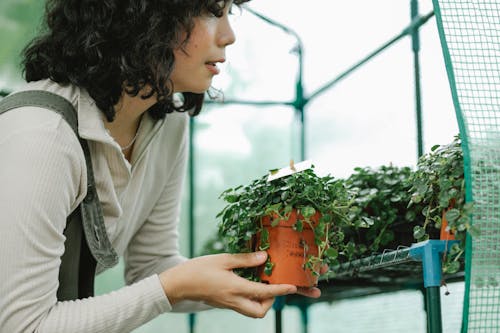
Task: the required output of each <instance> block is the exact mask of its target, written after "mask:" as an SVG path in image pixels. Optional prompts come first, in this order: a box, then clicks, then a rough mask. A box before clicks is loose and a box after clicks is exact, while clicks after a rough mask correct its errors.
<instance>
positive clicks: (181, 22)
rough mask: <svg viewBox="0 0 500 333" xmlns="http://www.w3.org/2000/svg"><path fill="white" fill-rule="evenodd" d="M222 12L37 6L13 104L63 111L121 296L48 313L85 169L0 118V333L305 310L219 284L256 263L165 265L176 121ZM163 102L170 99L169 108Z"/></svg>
mask: <svg viewBox="0 0 500 333" xmlns="http://www.w3.org/2000/svg"><path fill="white" fill-rule="evenodd" d="M244 1H245V0H240V1H235V3H236V4H240V3H241V2H244ZM232 5H233V4H232V1H231V0H224V1H215V0H49V2H48V4H47V12H46V16H45V20H46V21H45V22H46V29H45V31H44V33H43V35H42V36H41V37H39V38H37V39H35V40H34V41H33V42H32V43H31V44H30V45H28V47H27V48H26V49H25V51H24V61H23V65H24V73H25V77H26V80H27V84H26V86H25V87H24V88H22V89H21V90H26V91H28V90H43V91H46V92H51V93H55V94H57V95H59V96H62V97H64V98H65V99H66V100H67V101H69V102H70V103H71V104H72V106H73V107H74V108H75V109H76V110H77V111H76V112H77V115H78V134H79V136H80V137H81V138H82V139H84V140H86V141H87V143H88V146H89V150H90V156H91V160H92V166H93V167H92V169H93V172H94V177H95V183H96V188H97V194H98V197H99V200H100V204H101V207H102V213H103V215H104V223H105V234H106V237H107V238H109V242H110V244H111V245H112V248H113V249H114V251H116V253H117V255H118V256H123V257H124V261H125V266H126V270H125V275H126V281H127V284H128V286H126V287H124V288H121V289H120V290H117V291H114V292H112V293H109V294H105V295H100V296H96V297H88V298H85V299H80V300H75V301H61V300H58V297H57V295H58V294H57V291H58V287H59V282H58V273H59V268H60V265H61V256H62V255H63V253H64V252H65V246H64V244H65V243H64V242H65V234H64V230H65V227H66V219H67V218H68V216H70V214H71V213H72V212H73V211H74V210H75V209H77V207H79V205H80V203H81V202H82V200H83V198H85V196H86V194H87V173H86V170H87V168H86V165H85V157H84V154H83V151H82V147H81V146H80V143H79V141H78V139H77V137H76V136H75V133H73V131H72V129H71V128H70V126H69V125H68V123H66V122H65V121H64V120H63V119H62V118H61V116H60V115H59V114H57V113H55V112H53V111H51V110H48V109H45V108H40V107H33V106H25V107H20V108H17V109H15V110H11V111H10V112H7V113H4V114H3V115H2V116H1V117H0V156H2V165H1V167H0V184H1V186H0V212H1V213H0V214H1V215H0V260H1V262H0V264H1V265H0V266H1V269H0V280H2V283H1V284H0V332H10V333H15V332H34V331H36V332H51V333H56V332H72V333H74V332H107V333H111V332H128V331H131V330H133V329H134V328H136V327H138V326H140V325H142V324H144V323H146V322H147V321H149V320H151V319H152V318H154V317H156V316H157V315H159V314H161V313H164V312H168V311H195V310H200V309H203V308H208V307H209V306H210V307H220V308H228V309H232V310H235V311H238V312H240V313H242V314H244V315H247V316H250V317H263V316H264V315H265V314H266V312H267V311H268V309H269V308H270V306H271V305H272V303H273V299H274V297H275V296H278V295H286V294H290V293H296V292H299V293H301V294H304V295H306V296H310V297H318V296H319V290H318V289H316V288H313V289H310V290H300V291H297V288H296V287H295V286H291V285H265V284H261V283H255V282H250V281H247V280H244V279H242V278H240V277H238V276H237V275H235V274H234V273H233V272H232V270H233V269H234V268H239V267H252V266H257V265H260V264H262V263H264V262H265V260H266V254H265V253H261V252H257V253H250V254H236V255H229V254H222V255H214V256H205V257H199V258H195V259H191V260H186V259H185V258H183V257H181V256H180V255H179V251H178V247H177V221H178V218H179V204H180V194H181V189H182V182H183V178H184V174H185V167H186V156H187V151H186V150H187V142H186V140H187V130H188V127H187V124H188V116H189V115H188V114H187V113H186V112H183V111H186V110H189V114H190V115H191V116H194V115H196V114H198V113H199V111H200V109H201V106H202V100H203V94H204V93H205V91H207V90H208V89H209V87H210V85H211V81H212V78H213V76H214V75H217V74H218V73H219V68H218V67H217V66H218V64H219V63H222V62H224V61H225V48H226V46H228V45H230V44H232V43H233V42H234V41H235V36H234V33H233V31H232V29H231V27H230V25H229V22H228V15H229V11H230V7H231V6H232ZM175 93H182V95H183V98H180V99H179V100H177V101H176V100H174V94H175ZM104 268H105V267H102V266H99V265H98V266H97V271H98V272H99V271H102V270H103V269H104ZM193 301H194V302H193ZM207 305H209V306H207Z"/></svg>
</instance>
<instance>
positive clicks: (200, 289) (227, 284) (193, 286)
mask: <svg viewBox="0 0 500 333" xmlns="http://www.w3.org/2000/svg"><path fill="white" fill-rule="evenodd" d="M266 258H267V254H266V252H254V253H244V254H216V255H209V256H203V257H198V258H194V259H191V260H188V261H186V262H184V263H182V264H180V265H177V266H175V267H172V268H171V269H169V270H167V271H165V272H163V273H161V274H160V281H161V283H162V286H163V290H164V291H165V294H166V295H167V297H168V299H169V301H170V303H171V304H172V305H174V304H175V303H177V302H179V301H182V300H193V301H203V302H205V303H206V304H209V305H211V306H214V307H218V308H227V309H232V310H235V311H237V312H239V313H241V314H243V315H246V316H249V317H255V318H262V317H264V316H265V314H266V313H267V311H268V310H269V308H270V307H271V306H272V305H273V302H274V297H276V296H282V295H287V294H293V293H296V292H297V287H295V286H293V285H289V284H264V283H258V282H252V281H248V280H246V279H244V278H242V277H240V276H238V275H236V274H235V273H234V272H233V269H235V268H243V267H255V266H259V265H262V264H263V263H265V262H266ZM311 296H314V295H311ZM318 296H319V295H318Z"/></svg>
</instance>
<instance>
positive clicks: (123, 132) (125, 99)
mask: <svg viewBox="0 0 500 333" xmlns="http://www.w3.org/2000/svg"><path fill="white" fill-rule="evenodd" d="M140 95H141V94H140V93H139V94H138V95H137V96H135V97H132V96H130V95H128V94H126V93H123V95H122V97H121V98H120V100H119V101H118V103H117V104H116V105H115V112H116V114H115V119H114V120H113V121H112V122H108V121H105V122H104V126H105V127H106V129H107V130H108V131H109V133H110V135H111V136H112V137H113V139H115V141H116V142H117V143H118V144H119V145H120V147H122V151H123V153H124V155H125V157H126V158H127V159H128V160H130V157H131V155H132V150H133V146H134V145H133V144H134V142H135V138H136V137H137V136H136V134H137V130H138V129H139V125H140V123H141V118H142V115H143V114H144V112H146V111H147V110H148V109H149V108H150V107H151V106H153V105H154V104H155V103H156V98H155V97H154V96H153V97H150V98H148V99H142V98H141V97H140Z"/></svg>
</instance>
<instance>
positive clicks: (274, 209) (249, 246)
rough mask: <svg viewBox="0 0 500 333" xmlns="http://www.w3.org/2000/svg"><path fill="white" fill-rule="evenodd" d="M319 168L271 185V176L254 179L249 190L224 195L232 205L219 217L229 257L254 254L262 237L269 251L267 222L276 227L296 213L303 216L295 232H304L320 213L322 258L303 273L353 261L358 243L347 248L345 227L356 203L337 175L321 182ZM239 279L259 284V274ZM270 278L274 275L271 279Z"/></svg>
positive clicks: (232, 190)
mask: <svg viewBox="0 0 500 333" xmlns="http://www.w3.org/2000/svg"><path fill="white" fill-rule="evenodd" d="M313 168H314V167H312V168H310V169H306V170H304V171H301V172H297V173H293V174H291V175H289V176H286V177H282V178H278V179H275V180H272V181H270V182H268V181H267V175H266V176H263V177H261V178H259V179H256V180H254V181H253V182H251V183H250V184H249V185H246V186H238V187H236V188H230V189H227V190H226V191H224V192H223V193H222V194H221V195H220V198H222V199H223V200H224V201H225V202H227V205H226V206H225V207H224V209H223V210H222V211H221V212H220V213H219V214H218V215H217V218H220V223H219V237H220V239H221V240H222V242H223V244H224V246H225V250H226V251H227V252H230V253H243V252H252V251H255V250H256V249H255V248H254V247H255V237H256V235H260V248H259V250H265V249H267V248H268V246H269V241H268V237H267V231H266V229H265V228H263V226H262V218H263V217H264V216H270V217H271V219H272V226H275V225H276V224H277V223H278V222H279V220H280V219H283V218H287V216H289V214H290V213H291V211H292V209H297V211H298V212H299V213H300V214H301V215H302V216H303V219H298V220H297V222H296V223H295V225H294V226H293V228H294V229H295V230H297V231H301V230H302V229H303V228H304V225H305V224H306V223H307V224H310V225H311V220H310V218H311V217H312V216H313V215H315V213H316V212H319V213H320V214H321V218H320V220H319V223H318V224H317V225H316V226H314V227H313V230H314V234H315V242H316V245H318V255H317V256H314V257H313V256H310V257H309V258H306V265H305V267H304V268H306V269H311V268H312V267H317V265H318V264H329V265H330V264H336V263H338V260H339V257H342V256H349V251H351V252H352V251H353V247H354V245H353V244H350V245H349V244H346V242H345V240H344V233H343V228H344V227H345V226H346V225H347V224H349V223H350V222H349V220H348V219H347V212H348V210H349V206H350V204H351V200H350V197H349V195H348V192H347V191H346V189H345V187H344V184H343V182H341V181H339V180H336V179H334V178H333V177H332V176H330V175H328V176H324V177H319V176H317V175H316V174H315V173H314V170H313ZM273 265H274V263H272V262H271V261H270V260H268V262H267V263H266V271H267V273H270V271H272V267H273ZM238 273H239V274H240V275H242V276H244V277H246V278H248V279H252V280H259V278H258V277H257V275H256V271H255V270H253V269H243V270H241V271H239V272H238ZM268 275H269V274H268Z"/></svg>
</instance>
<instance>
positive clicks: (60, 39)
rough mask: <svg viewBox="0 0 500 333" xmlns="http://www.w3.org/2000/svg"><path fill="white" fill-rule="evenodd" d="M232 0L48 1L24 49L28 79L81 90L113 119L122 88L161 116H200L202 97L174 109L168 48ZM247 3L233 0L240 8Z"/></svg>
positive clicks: (170, 50) (186, 95) (171, 56)
mask: <svg viewBox="0 0 500 333" xmlns="http://www.w3.org/2000/svg"><path fill="white" fill-rule="evenodd" d="M229 1H230V0H223V1H217V0H48V2H47V5H46V13H45V21H44V32H43V33H42V35H41V36H39V37H37V38H35V39H34V40H33V41H32V42H31V43H30V44H28V45H27V47H26V48H25V49H24V51H23V55H24V59H23V62H22V65H23V72H24V75H25V79H26V81H28V82H30V81H38V80H42V79H47V78H48V79H51V80H53V81H55V82H57V83H60V84H69V83H72V84H75V85H77V86H79V87H82V88H85V89H86V90H87V91H88V93H89V95H90V96H91V97H92V98H93V99H94V100H95V102H96V105H97V106H98V107H99V108H100V109H101V110H102V112H103V113H104V114H105V116H106V118H107V119H108V121H112V120H113V119H114V117H115V110H114V108H113V106H114V105H115V104H116V103H117V102H118V100H119V98H120V96H121V94H122V91H123V88H124V84H126V86H125V91H126V92H127V93H128V94H130V95H131V96H137V95H138V94H139V92H140V91H141V89H142V88H144V87H145V86H149V87H151V88H152V89H151V91H150V92H149V93H148V94H147V95H142V98H148V97H151V96H152V95H153V94H156V95H157V96H158V103H156V104H155V105H153V106H152V107H151V108H150V109H149V110H148V112H149V114H150V115H151V116H152V117H153V118H155V119H160V118H163V117H165V115H166V114H167V113H170V112H173V111H187V110H190V114H191V115H196V114H198V113H199V112H200V110H201V107H202V105H203V97H204V94H197V93H183V97H184V98H183V103H182V105H174V103H173V96H172V91H171V85H170V84H169V82H170V81H169V80H170V74H171V72H172V69H173V65H174V54H173V49H174V48H175V47H178V46H179V44H178V41H179V37H180V36H181V34H182V33H183V32H187V37H186V38H185V39H184V40H183V41H182V44H181V45H185V43H186V42H187V41H188V39H189V37H190V33H191V30H192V28H193V18H194V17H197V16H199V15H201V14H203V13H207V12H209V13H212V14H214V15H216V16H218V17H220V16H222V14H223V9H224V7H225V5H226V3H228V2H229ZM246 1H248V0H235V1H234V4H236V5H240V4H241V3H243V2H246Z"/></svg>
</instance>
